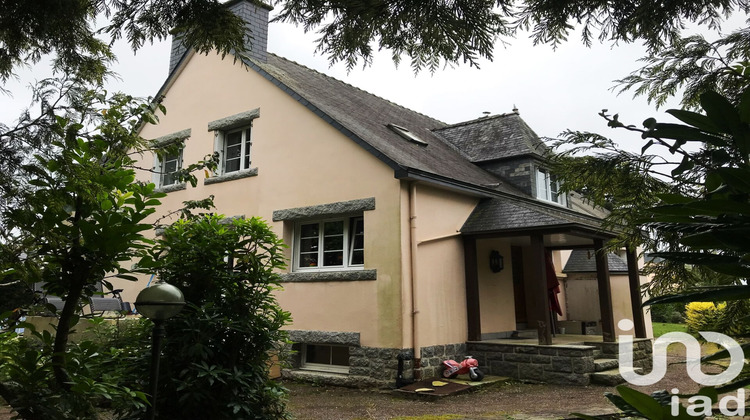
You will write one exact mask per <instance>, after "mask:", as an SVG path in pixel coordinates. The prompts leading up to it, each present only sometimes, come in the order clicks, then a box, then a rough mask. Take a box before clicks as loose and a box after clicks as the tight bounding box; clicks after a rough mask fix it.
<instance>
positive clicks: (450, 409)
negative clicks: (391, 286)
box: [0, 349, 698, 420]
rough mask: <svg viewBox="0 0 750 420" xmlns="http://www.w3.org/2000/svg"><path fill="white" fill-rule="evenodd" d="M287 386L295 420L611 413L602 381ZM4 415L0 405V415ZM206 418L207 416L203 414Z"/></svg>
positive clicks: (677, 377) (685, 379)
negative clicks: (447, 390)
mask: <svg viewBox="0 0 750 420" xmlns="http://www.w3.org/2000/svg"><path fill="white" fill-rule="evenodd" d="M682 360H684V357H683V356H682V355H681V354H680V351H679V349H677V350H673V351H672V352H671V354H670V356H669V361H670V363H673V362H680V361H682ZM285 385H286V386H287V387H288V388H289V390H290V398H289V410H290V411H291V413H292V414H293V415H294V416H295V417H296V418H297V419H299V420H316V419H321V420H338V419H342V420H346V419H368V420H369V419H414V420H417V419H419V420H450V419H526V420H532V419H560V418H566V417H569V415H570V413H573V412H582V413H586V414H593V415H596V414H607V413H613V412H615V411H616V410H615V408H614V406H613V405H611V404H610V403H609V401H608V400H607V399H606V398H605V397H604V393H605V392H614V387H606V386H598V385H592V386H586V387H575V386H559V385H541V384H523V383H517V382H513V383H505V384H498V385H496V386H493V387H492V388H488V389H483V390H479V391H477V392H472V393H469V394H462V395H455V396H451V397H446V398H443V399H441V400H439V401H434V402H430V401H422V400H414V399H408V398H404V397H402V396H396V395H393V393H392V392H389V391H375V390H356V389H349V388H338V387H329V386H314V385H311V384H303V383H294V382H292V383H285ZM675 387H677V388H679V389H680V391H681V392H695V391H697V390H698V386H697V385H696V384H695V383H694V382H693V381H692V380H691V379H690V377H689V376H688V375H687V373H686V372H685V366H684V364H670V366H669V368H668V370H667V375H666V376H665V377H664V379H662V380H661V381H660V382H659V383H657V384H655V385H653V386H650V387H637V389H639V390H641V391H643V392H647V393H648V392H652V391H655V390H659V389H667V390H671V389H672V388H675ZM9 418H10V415H9V414H8V410H7V408H6V407H0V420H7V419H9ZM205 420H210V419H205Z"/></svg>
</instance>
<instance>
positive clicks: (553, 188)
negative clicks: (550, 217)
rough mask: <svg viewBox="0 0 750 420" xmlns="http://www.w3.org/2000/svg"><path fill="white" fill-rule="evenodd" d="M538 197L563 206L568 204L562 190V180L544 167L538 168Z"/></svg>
mask: <svg viewBox="0 0 750 420" xmlns="http://www.w3.org/2000/svg"><path fill="white" fill-rule="evenodd" d="M536 197H537V198H538V199H540V200H545V201H551V202H553V203H557V204H560V205H562V206H566V205H567V204H568V201H567V199H566V196H565V193H564V192H562V191H560V182H559V181H558V180H557V177H556V176H555V175H552V174H550V173H549V171H547V170H546V169H542V168H538V169H537V170H536Z"/></svg>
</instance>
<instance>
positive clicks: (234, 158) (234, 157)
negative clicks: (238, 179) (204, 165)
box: [221, 127, 252, 174]
mask: <svg viewBox="0 0 750 420" xmlns="http://www.w3.org/2000/svg"><path fill="white" fill-rule="evenodd" d="M251 144H252V142H251V138H250V127H246V128H241V129H239V130H232V131H228V132H226V133H224V144H223V150H222V152H223V153H222V162H221V167H222V169H223V170H222V173H225V174H227V173H230V172H236V171H242V170H245V169H250V145H251Z"/></svg>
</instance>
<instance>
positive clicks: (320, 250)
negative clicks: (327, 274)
mask: <svg viewBox="0 0 750 420" xmlns="http://www.w3.org/2000/svg"><path fill="white" fill-rule="evenodd" d="M339 221H341V222H342V223H343V232H342V234H341V235H342V236H343V241H342V242H343V243H342V248H341V252H342V254H343V255H342V261H343V262H344V263H343V264H342V265H323V264H324V262H325V253H326V249H325V244H324V242H325V238H326V235H325V224H326V223H331V222H339ZM358 222H359V223H361V226H362V233H361V235H362V248H356V249H355V248H354V243H355V241H354V236H355V235H359V234H358V233H356V232H353V231H354V230H355V229H356V224H357V223H358ZM314 224H317V225H318V233H317V238H318V244H317V262H318V265H317V266H315V267H304V266H300V262H301V260H302V255H303V252H302V239H303V237H302V226H303V225H314ZM311 238H312V237H305V238H304V239H311ZM293 244H294V246H293V251H292V271H294V272H324V271H345V270H363V269H364V266H365V264H364V251H365V244H364V216H363V215H348V216H338V217H326V218H320V219H317V218H316V219H307V220H298V221H295V223H294V233H293ZM355 251H361V252H362V263H360V264H355V263H352V257H353V255H354V252H355ZM306 253H308V254H309V253H311V252H306Z"/></svg>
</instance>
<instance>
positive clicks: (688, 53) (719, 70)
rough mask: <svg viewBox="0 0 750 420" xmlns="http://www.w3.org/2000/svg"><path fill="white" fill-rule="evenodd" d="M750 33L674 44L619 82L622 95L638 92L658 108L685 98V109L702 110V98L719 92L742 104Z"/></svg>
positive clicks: (748, 72)
mask: <svg viewBox="0 0 750 420" xmlns="http://www.w3.org/2000/svg"><path fill="white" fill-rule="evenodd" d="M749 59H750V29H748V28H742V29H740V30H737V31H735V32H733V33H731V34H729V35H727V36H724V37H722V38H720V39H718V40H716V41H714V42H708V41H707V40H706V39H705V38H704V37H703V36H702V35H694V36H689V37H686V38H680V39H676V40H674V41H673V42H672V43H671V44H670V45H669V46H667V47H665V48H664V49H662V50H660V51H658V52H657V53H652V54H650V55H648V56H647V57H645V58H643V59H641V61H643V62H644V63H645V64H644V66H643V67H642V68H641V69H639V70H638V71H635V72H633V73H632V74H631V75H629V76H627V77H624V78H622V79H620V80H618V83H619V84H620V87H621V89H620V92H624V91H626V90H631V89H632V90H634V92H635V95H636V96H646V98H647V99H648V101H649V102H653V103H654V104H655V105H656V106H657V107H660V106H662V105H664V103H666V101H667V99H669V98H670V97H672V96H674V95H676V94H678V93H679V94H681V95H682V105H683V106H684V107H685V108H690V109H698V108H699V107H700V103H701V100H700V96H701V94H702V93H704V92H708V91H715V92H719V93H721V94H722V95H724V96H726V97H727V98H728V99H729V100H730V101H731V102H732V103H735V104H736V103H738V102H739V99H740V95H741V93H742V92H743V90H744V87H745V86H747V85H748V83H750V69H749V68H748V60H749Z"/></svg>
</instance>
